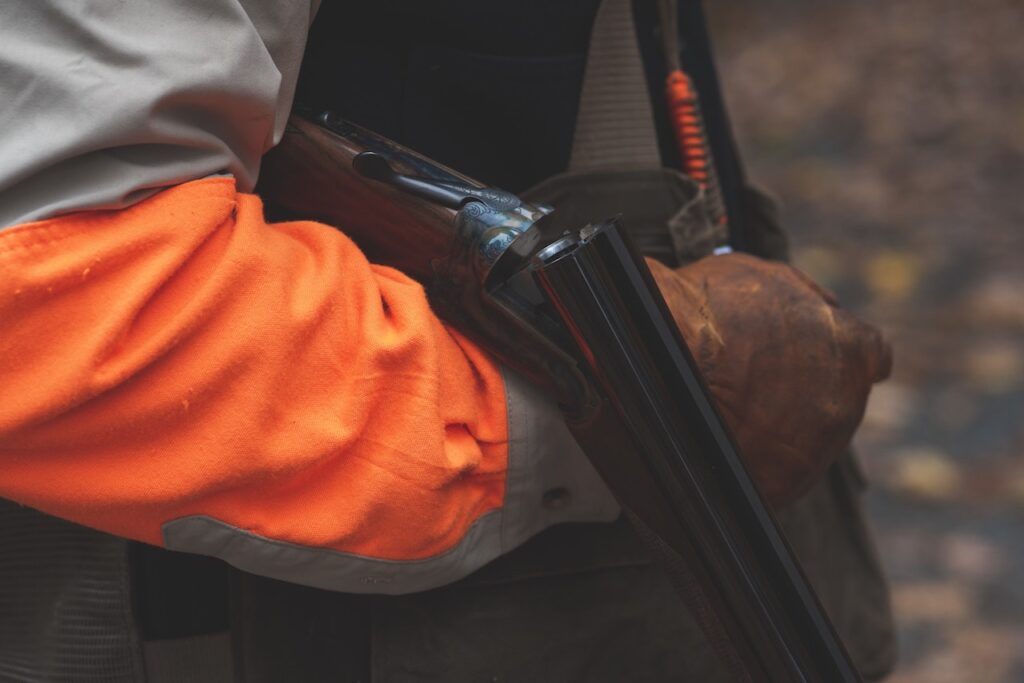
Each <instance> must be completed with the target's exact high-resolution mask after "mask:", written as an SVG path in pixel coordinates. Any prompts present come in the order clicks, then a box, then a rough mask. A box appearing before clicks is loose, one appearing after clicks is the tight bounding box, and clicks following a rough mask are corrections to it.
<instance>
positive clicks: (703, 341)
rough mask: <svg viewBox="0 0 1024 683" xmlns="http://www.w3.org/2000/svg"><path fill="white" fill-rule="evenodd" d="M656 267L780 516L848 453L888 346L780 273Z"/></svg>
mask: <svg viewBox="0 0 1024 683" xmlns="http://www.w3.org/2000/svg"><path fill="white" fill-rule="evenodd" d="M648 265H649V266H650V268H651V272H652V273H653V274H654V278H655V280H656V281H657V282H658V286H659V287H660V288H661V291H662V294H663V295H664V297H665V300H666V301H667V302H668V305H669V308H670V309H671V310H672V315H673V316H674V317H675V320H676V323H677V324H678V325H679V329H680V330H681V331H682V334H683V337H684V338H685V339H686V343H687V345H689V347H690V350H691V351H692V352H693V355H694V357H695V358H696V360H697V363H698V365H699V366H700V368H701V371H702V372H703V374H704V379H705V380H706V381H707V383H708V385H709V388H710V389H711V392H712V394H714V396H715V399H716V401H717V404H718V409H719V411H720V412H721V414H722V417H723V418H724V419H725V421H726V422H727V423H728V424H729V427H730V428H731V429H732V433H733V435H734V437H735V438H736V441H737V445H738V446H739V448H740V451H741V453H742V454H743V456H744V459H745V460H746V463H747V466H748V468H749V469H750V471H751V474H753V476H754V478H755V479H756V480H757V482H758V485H759V487H760V489H761V491H762V493H764V494H765V496H766V497H767V499H768V502H769V503H770V504H772V505H773V506H775V507H779V506H782V505H785V504H786V503H788V502H790V501H793V500H795V499H796V498H799V497H800V496H801V495H803V494H804V493H806V492H807V490H808V489H809V488H810V487H811V485H812V484H814V482H815V481H817V480H818V478H819V477H820V476H821V475H822V474H823V473H824V471H825V469H826V468H827V467H828V465H829V464H831V463H832V462H833V461H834V460H835V459H836V458H838V457H839V456H840V455H841V454H842V453H843V451H844V450H845V449H846V447H847V446H848V445H849V443H850V439H851V438H852V437H853V432H854V430H855V429H856V428H857V425H858V424H860V421H861V418H862V417H863V416H864V407H865V405H866V403H867V398H868V393H869V392H870V390H871V385H872V384H874V383H875V382H879V381H881V380H883V379H885V378H886V377H888V376H889V371H890V369H891V366H892V354H891V351H890V348H889V345H888V344H887V343H886V342H885V341H884V340H883V339H882V335H881V333H880V332H879V331H878V330H877V329H875V328H874V327H872V326H870V325H868V324H866V323H863V322H861V321H860V320H858V319H857V318H855V317H854V316H853V315H851V314H850V313H847V312H846V311H843V310H842V309H840V308H837V306H836V300H835V297H834V295H832V294H831V293H830V292H827V291H826V290H824V289H822V288H821V287H819V286H818V285H816V284H815V283H814V282H813V281H811V279H810V278H808V277H807V276H806V275H804V274H803V273H801V272H800V271H798V270H796V269H795V268H793V267H791V266H788V265H785V264H782V263H776V262H771V261H764V260H761V259H759V258H756V257H753V256H748V255H746V254H727V255H723V256H711V257H707V258H704V259H701V260H700V261H697V262H696V263H693V264H690V265H687V266H684V267H682V268H679V269H677V270H675V271H673V270H672V269H670V268H668V267H666V266H664V265H662V264H661V263H658V262H656V261H653V260H648Z"/></svg>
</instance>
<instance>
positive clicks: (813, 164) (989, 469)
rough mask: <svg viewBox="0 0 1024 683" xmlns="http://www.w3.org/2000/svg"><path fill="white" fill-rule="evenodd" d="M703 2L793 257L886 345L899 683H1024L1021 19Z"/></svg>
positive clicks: (995, 7)
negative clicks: (878, 330) (881, 334)
mask: <svg viewBox="0 0 1024 683" xmlns="http://www.w3.org/2000/svg"><path fill="white" fill-rule="evenodd" d="M705 5H706V8H707V11H708V12H709V13H710V21H711V24H712V35H713V36H714V39H715V43H716V52H717V55H718V58H719V69H720V72H721V73H720V75H721V78H722V81H723V87H724V89H725V92H726V98H727V100H728V104H729V107H730V111H731V115H732V118H733V124H734V128H735V130H736V133H737V136H738V138H739V143H740V148H741V150H742V152H743V155H744V158H745V161H746V164H747V168H748V173H749V175H750V177H751V178H752V179H753V180H755V181H756V182H758V183H760V184H761V185H763V186H765V187H766V188H767V189H769V190H770V191H772V192H773V193H774V194H776V195H777V196H778V197H779V198H780V199H781V200H782V204H783V217H784V219H785V222H786V224H787V225H788V227H789V230H790V233H791V237H792V242H793V255H794V260H795V262H796V264H797V265H798V266H800V267H801V268H803V269H804V270H806V271H808V272H809V273H810V274H811V275H813V276H814V277H815V278H816V279H817V280H818V281H819V282H822V283H823V284H825V285H827V286H829V287H830V288H832V289H833V290H834V291H835V292H837V293H838V295H839V297H840V299H841V301H842V302H843V304H844V305H845V306H846V307H847V308H850V309H853V310H854V311H856V312H858V313H859V314H861V315H862V316H863V317H865V318H866V319H868V320H870V321H872V322H874V323H875V324H877V325H879V326H880V327H882V328H883V329H884V330H885V331H886V333H887V334H888V336H889V338H890V339H891V341H892V342H893V345H894V349H895V358H896V365H895V372H894V375H893V377H892V379H890V380H889V381H888V382H887V383H885V384H883V385H881V386H879V387H877V388H876V389H875V392H874V394H873V395H872V398H871V402H870V405H869V408H868V414H867V416H866V418H865V423H864V426H863V427H862V429H861V431H860V433H859V435H858V438H857V450H858V451H859V453H860V454H861V457H862V460H863V463H864V465H865V468H866V470H867V473H868V476H869V478H870V479H871V480H872V484H873V487H872V490H871V492H870V493H869V495H868V498H867V506H868V512H869V515H870V517H871V519H872V522H873V524H874V528H875V531H876V534H877V536H878V541H879V544H880V547H881V552H882V555H883V561H884V563H885V565H886V567H887V568H888V571H889V573H890V576H891V578H892V582H893V598H894V605H895V609H896V615H897V619H898V620H899V628H900V640H901V642H900V645H901V663H900V665H899V668H898V669H897V672H896V674H895V675H894V676H893V677H892V678H891V681H892V683H925V682H927V683H945V682H947V681H948V682H950V683H953V682H955V683H1004V682H1013V683H1017V682H1024V267H1022V265H1021V258H1022V256H1024V4H1022V3H1021V2H1020V0H972V1H971V2H963V1H962V0H961V1H952V0H884V1H883V0H833V1H832V2H827V3H826V2H812V1H811V0H761V1H760V2H757V3H749V2H742V1H741V0H716V1H715V2H708V3H705Z"/></svg>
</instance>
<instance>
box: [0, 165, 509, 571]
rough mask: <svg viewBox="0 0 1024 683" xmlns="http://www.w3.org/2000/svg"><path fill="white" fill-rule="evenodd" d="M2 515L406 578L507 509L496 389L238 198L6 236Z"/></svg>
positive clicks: (0, 385) (501, 398) (365, 276)
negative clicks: (227, 544) (344, 561)
mask: <svg viewBox="0 0 1024 683" xmlns="http://www.w3.org/2000/svg"><path fill="white" fill-rule="evenodd" d="M0 321H2V326H0V496H2V497H6V498H10V499H13V500H16V501H19V502H21V503H24V504H26V505H30V506H32V507H36V508H38V509H40V510H43V511H45V512H48V513H51V514H54V515H57V516H60V517H64V518H67V519H70V520H73V521H76V522H79V523H82V524H85V525H88V526H91V527H95V528H97V529H102V530H104V531H108V532H111V533H115V534H118V535H121V536H126V537H130V538H135V539H140V540H143V541H147V542H149V543H154V544H159V543H160V542H161V524H163V523H165V522H167V521H170V520H174V519H178V518H181V517H184V516H188V515H209V516H211V517H214V518H217V519H219V520H223V521H224V522H226V523H228V524H231V525H234V526H236V527H239V528H241V529H245V530H249V531H252V532H254V533H256V534H259V535H261V536H264V537H267V538H271V539H280V540H283V541H288V542H291V543H297V544H301V545H307V546H318V547H324V548H330V549H335V550H341V551H346V552H351V553H357V554H360V555H365V556H370V557H378V558H387V559H415V558H423V557H428V556H432V555H435V554H437V553H440V552H443V551H444V550H446V549H448V548H451V547H453V546H454V545H455V544H457V543H458V541H459V540H460V539H461V538H462V536H463V535H464V534H465V533H466V531H467V530H468V529H469V527H470V526H471V525H472V524H473V522H474V521H476V520H477V519H478V518H480V516H481V515H483V514H485V513H486V512H488V511H490V510H494V509H496V508H498V507H500V506H501V505H502V502H503V496H504V491H505V472H506V467H507V450H508V431H507V425H506V406H505V393H504V386H503V382H502V378H501V375H500V372H499V369H498V367H497V366H496V365H495V364H494V362H493V361H492V360H490V359H489V358H488V357H487V356H485V354H484V353H482V352H481V351H480V350H479V349H478V348H476V347H475V346H474V345H473V344H471V343H469V342H468V341H467V340H465V339H463V338H462V337H460V336H459V335H458V334H456V333H454V332H453V331H451V330H448V329H446V328H445V327H444V326H443V325H442V324H441V323H440V322H439V321H438V320H437V318H436V317H435V316H434V315H433V314H432V312H431V310H430V308H429V305H428V303H427V300H426V298H425V296H424V293H423V291H422V289H421V288H420V287H419V285H417V284H416V283H414V282H413V281H411V280H409V279H408V278H406V277H405V276H403V275H402V274H401V273H398V272H396V271H394V270H391V269H388V268H383V267H379V266H373V265H370V264H369V263H367V261H366V259H365V258H364V257H363V255H362V254H361V253H360V251H359V250H358V249H357V248H356V246H355V245H354V244H353V243H352V242H351V241H350V240H349V239H347V238H346V237H344V236H343V235H342V234H340V233H338V232H336V231H335V230H332V229H328V228H326V227H324V226H322V225H319V224H316V223H311V222H293V223H281V224H276V225H269V224H267V223H266V222H265V221H264V219H263V213H262V205H261V203H260V200H259V199H258V198H257V197H255V196H252V195H246V194H238V193H236V191H235V186H234V182H233V181H232V180H230V179H225V178H216V179H205V180H199V181H194V182H191V183H187V184H185V185H181V186H178V187H175V188H172V189H169V190H166V191H163V192H161V193H159V194H157V195H155V196H154V197H152V198H150V199H147V200H145V201H143V202H141V203H139V204H137V205H135V206H133V207H130V208H128V209H125V210H123V211H118V212H83V213H78V214H72V215H68V216H63V217H58V218H54V219H51V220H46V221H41V222H38V223H32V224H28V225H23V226H19V227H16V228H10V229H7V230H4V231H2V232H0Z"/></svg>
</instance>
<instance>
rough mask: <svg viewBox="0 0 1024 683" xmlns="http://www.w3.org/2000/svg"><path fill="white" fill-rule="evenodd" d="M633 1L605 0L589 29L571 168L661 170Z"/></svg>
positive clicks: (580, 169)
mask: <svg viewBox="0 0 1024 683" xmlns="http://www.w3.org/2000/svg"><path fill="white" fill-rule="evenodd" d="M660 166H661V157H660V154H659V153H658V137H657V133H656V132H655V128H654V115H653V112H652V111H651V98H650V95H649V93H648V91H647V79H646V77H645V75H644V65H643V61H642V59H641V57H640V48H639V47H638V45H637V38H636V27H635V26H634V23H633V8H632V4H631V2H630V0H602V2H601V5H600V7H598V10H597V16H596V17H595V18H594V25H593V28H592V29H591V33H590V49H589V50H588V52H587V64H586V67H585V69H584V72H583V88H582V90H581V92H580V108H579V113H578V114H577V115H576V132H575V135H574V137H573V142H572V152H571V154H570V157H569V170H571V171H590V170H598V169H608V168H616V169H623V168H659V167H660Z"/></svg>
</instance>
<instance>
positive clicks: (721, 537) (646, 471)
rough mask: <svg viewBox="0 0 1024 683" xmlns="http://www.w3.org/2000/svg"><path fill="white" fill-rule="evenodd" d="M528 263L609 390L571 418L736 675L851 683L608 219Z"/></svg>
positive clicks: (681, 350) (644, 274)
mask: <svg viewBox="0 0 1024 683" xmlns="http://www.w3.org/2000/svg"><path fill="white" fill-rule="evenodd" d="M534 269H535V275H536V278H537V280H538V282H539V283H540V285H541V287H542V288H543V290H544V292H545V293H546V295H547V297H548V298H549V300H550V302H551V304H552V306H553V307H554V308H555V309H556V310H557V311H558V313H559V315H560V316H561V317H562V320H563V322H564V323H565V326H566V328H567V329H568V330H569V331H570V332H571V334H572V336H573V337H574V338H575V340H576V343H577V345H578V346H579V351H580V357H581V358H582V359H583V360H584V361H585V363H586V365H587V366H589V370H590V372H591V373H593V376H594V378H595V380H596V384H597V385H598V387H599V391H600V393H601V394H603V395H604V396H605V397H607V401H606V403H605V404H603V405H602V406H601V407H599V408H598V410H597V411H596V412H597V413H599V414H592V415H584V416H580V417H579V419H576V420H571V421H570V428H571V429H572V430H573V431H574V434H575V435H576V437H577V439H578V440H579V441H580V443H581V445H582V446H583V448H584V450H585V451H586V452H587V453H588V454H590V455H591V459H592V461H593V462H594V464H595V465H596V466H597V467H598V469H599V471H601V474H602V475H603V476H604V477H605V480H606V481H607V483H608V484H609V486H610V487H611V488H612V490H613V491H615V492H616V494H617V495H618V496H619V497H620V500H621V501H622V503H623V505H624V507H626V508H627V509H628V510H629V511H630V512H631V513H632V517H633V518H634V521H636V522H639V526H640V527H641V532H642V533H644V535H647V536H648V540H649V541H653V543H654V545H655V547H656V548H658V549H659V551H660V552H659V554H661V555H663V557H664V558H666V559H668V560H669V562H668V564H669V565H670V566H669V569H670V571H671V572H673V573H674V574H676V576H675V577H674V578H676V579H677V586H679V584H680V583H682V584H683V585H682V586H681V588H682V590H681V593H682V594H683V597H684V598H688V602H689V603H690V607H691V609H695V610H698V613H703V615H704V618H702V619H700V621H701V622H702V626H704V627H705V631H706V632H708V635H709V639H710V640H711V641H712V644H715V645H717V647H718V649H719V651H720V653H721V654H723V655H724V657H725V659H726V661H727V663H728V664H730V665H731V668H732V670H733V672H734V674H735V675H737V677H743V678H741V680H749V681H754V682H757V683H761V682H782V681H787V682H789V681H808V682H814V683H840V682H844V683H845V682H854V681H859V680H860V677H859V675H858V674H857V672H856V670H855V668H854V666H853V664H852V663H851V661H850V658H849V655H848V654H847V653H846V651H845V649H844V648H843V646H842V643H841V642H840V640H839V638H838V637H837V635H836V633H835V631H834V629H833V627H832V625H831V623H830V622H829V619H828V617H827V616H826V614H825V612H824V611H823V609H822V608H821V606H820V604H819V603H818V600H817V598H816V596H815V595H814V591H813V590H812V588H811V587H810V585H809V584H808V582H807V580H806V578H805V577H804V575H803V573H802V572H801V571H800V569H799V565H798V563H797V561H796V559H795V557H794V555H793V553H792V551H791V550H790V548H789V546H788V544H787V543H786V542H785V540H784V538H783V536H782V534H781V533H780V531H779V528H778V525H777V523H776V522H775V520H774V518H773V517H772V515H771V513H770V512H769V510H768V508H767V507H766V505H765V504H764V502H763V500H762V498H761V496H760V494H759V493H758V491H757V489H756V487H755V486H754V483H753V482H752V481H751V478H750V476H749V474H748V473H747V471H746V469H745V467H744V465H743V463H742V461H741V459H740V456H739V454H738V452H737V451H736V448H735V446H734V445H733V443H732V440H731V438H730V437H729V435H728V431H727V429H726V427H725V425H724V423H723V421H722V419H721V417H720V416H719V415H718V413H717V411H716V410H715V408H714V406H713V404H712V401H711V398H710V393H709V391H708V390H707V388H706V387H705V385H704V383H703V381H702V380H701V378H700V374H699V371H698V369H697V365H696V363H695V362H694V360H693V357H692V355H691V354H690V353H689V351H688V349H687V347H686V345H685V343H684V342H683V340H682V338H681V336H680V334H679V331H678V328H677V327H676V325H675V323H674V321H673V319H672V316H671V314H670V313H669V311H668V308H667V306H666V305H665V302H664V300H663V299H662V297H661V295H660V293H659V292H658V289H657V286H656V285H655V284H654V281H653V278H652V277H651V275H650V272H649V270H648V269H647V266H646V264H645V263H644V261H643V259H642V258H641V257H640V256H639V255H638V254H637V253H636V252H635V250H634V249H633V248H632V246H631V245H630V243H629V241H628V238H625V236H624V235H623V233H622V231H621V229H620V228H619V226H618V225H617V222H616V221H610V222H607V223H604V224H602V225H600V226H597V227H589V226H588V227H587V228H584V229H583V230H581V231H580V233H579V234H577V235H571V236H569V237H566V238H563V239H561V240H559V241H557V242H555V243H553V244H551V245H550V246H548V247H546V248H545V249H543V250H541V251H540V252H538V254H537V256H536V257H535V259H534ZM623 429H624V430H625V433H626V434H627V435H628V438H623V436H622V434H621V431H622V430H623ZM609 444H614V449H615V451H613V452H611V453H609V451H610V450H612V449H610V448H609V447H608V445H609ZM616 451H617V452H616ZM595 456H597V457H595ZM631 478H632V480H630V479H631ZM652 492H656V494H655V495H651V494H652ZM680 572H682V573H683V574H684V577H683V579H682V581H679V580H678V579H679V578H680V577H679V573H680ZM694 583H695V584H696V586H699V588H697V587H696V586H692V584H694ZM725 641H728V642H725Z"/></svg>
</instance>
